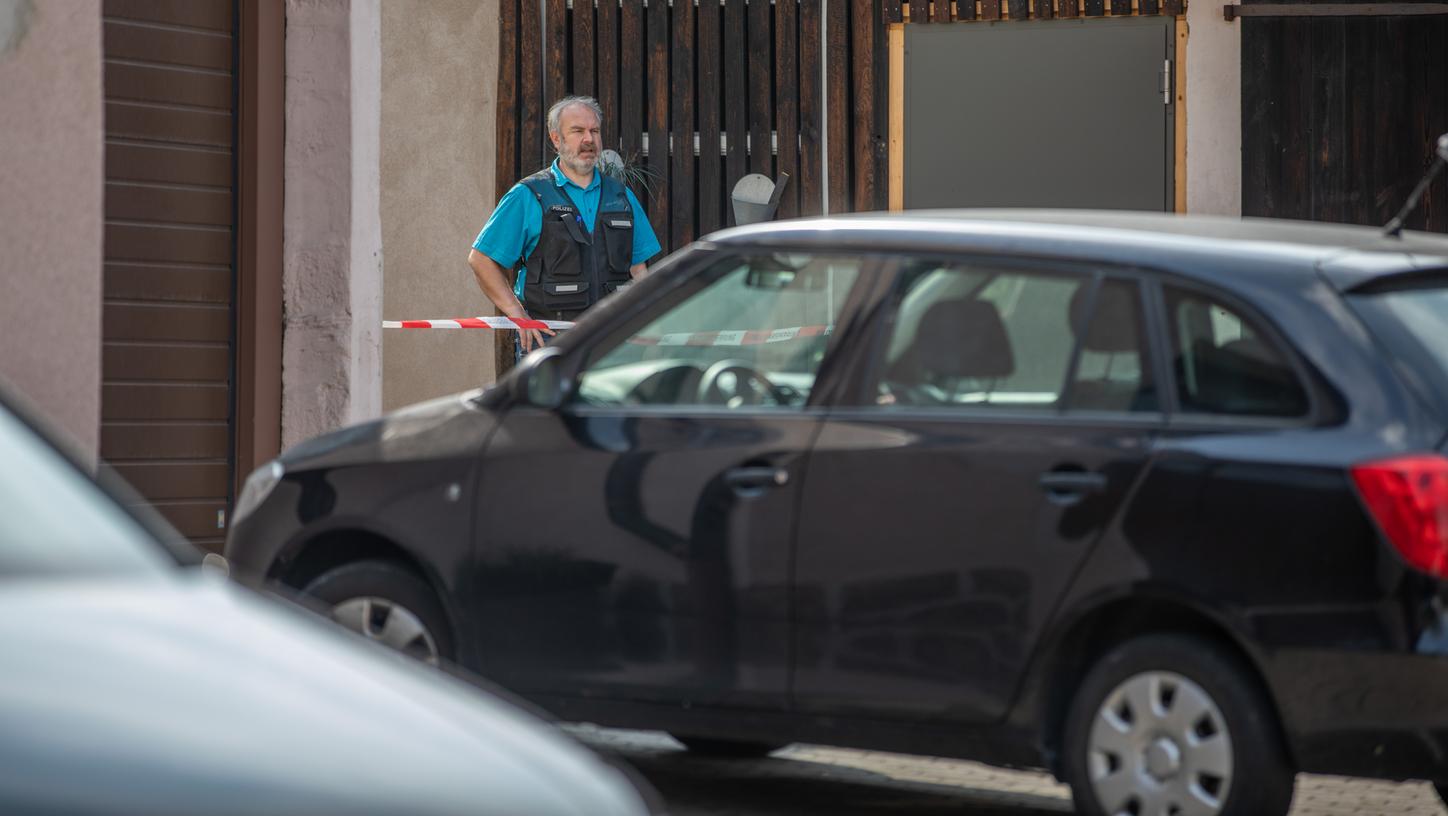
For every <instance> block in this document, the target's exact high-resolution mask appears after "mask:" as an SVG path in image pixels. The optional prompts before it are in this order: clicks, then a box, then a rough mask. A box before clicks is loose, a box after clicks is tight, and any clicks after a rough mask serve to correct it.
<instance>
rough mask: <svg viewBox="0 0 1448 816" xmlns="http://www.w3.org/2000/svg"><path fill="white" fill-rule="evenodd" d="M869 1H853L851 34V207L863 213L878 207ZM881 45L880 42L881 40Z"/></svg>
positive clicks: (873, 48)
mask: <svg viewBox="0 0 1448 816" xmlns="http://www.w3.org/2000/svg"><path fill="white" fill-rule="evenodd" d="M872 6H873V3H872V2H871V0H853V6H852V8H853V11H854V21H853V22H854V31H853V36H852V37H851V49H850V57H851V63H850V72H851V82H852V85H853V87H854V91H855V105H854V111H853V113H854V123H855V129H854V159H855V161H854V164H855V170H854V209H855V211H856V212H865V211H868V210H874V209H877V208H878V205H877V201H878V195H879V190H878V189H877V187H878V181H877V173H878V172H879V171H878V166H877V165H878V161H877V156H876V150H875V147H876V145H875V141H876V139H877V137H878V132H877V130H876V124H875V105H876V96H875V90H876V89H875V74H876V71H875V25H874V23H875V20H874V17H875V14H874V8H872ZM881 44H882V45H883V43H881Z"/></svg>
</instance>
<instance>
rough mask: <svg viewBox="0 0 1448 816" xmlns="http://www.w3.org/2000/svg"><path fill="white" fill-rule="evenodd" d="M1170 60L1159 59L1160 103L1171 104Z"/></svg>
mask: <svg viewBox="0 0 1448 816" xmlns="http://www.w3.org/2000/svg"><path fill="white" fill-rule="evenodd" d="M1171 90H1172V88H1171V60H1169V59H1164V60H1162V61H1161V104H1163V105H1170V104H1171Z"/></svg>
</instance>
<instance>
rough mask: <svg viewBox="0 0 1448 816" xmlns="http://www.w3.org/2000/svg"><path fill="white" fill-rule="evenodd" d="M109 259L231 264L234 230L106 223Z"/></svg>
mask: <svg viewBox="0 0 1448 816" xmlns="http://www.w3.org/2000/svg"><path fill="white" fill-rule="evenodd" d="M105 230H106V235H105V248H106V250H105V251H106V260H108V261H111V260H115V261H164V262H169V263H182V264H186V263H192V264H229V263H231V230H227V229H215V228H210V227H187V228H182V227H170V226H161V225H145V226H143V225H136V224H107V225H106V228H105Z"/></svg>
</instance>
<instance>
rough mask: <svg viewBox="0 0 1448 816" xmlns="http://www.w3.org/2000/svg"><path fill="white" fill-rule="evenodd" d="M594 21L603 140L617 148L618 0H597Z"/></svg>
mask: <svg viewBox="0 0 1448 816" xmlns="http://www.w3.org/2000/svg"><path fill="white" fill-rule="evenodd" d="M595 25H596V27H597V33H598V104H599V106H600V107H602V108H603V143H604V144H606V145H608V146H609V147H612V148H614V149H615V150H620V148H619V136H620V135H621V133H622V131H620V130H619V126H618V123H619V116H620V112H619V109H618V2H617V0H600V2H599V4H598V19H597V21H596V23H595ZM620 152H622V151H620ZM624 155H626V154H624Z"/></svg>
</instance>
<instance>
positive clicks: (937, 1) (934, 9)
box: [930, 0, 950, 23]
mask: <svg viewBox="0 0 1448 816" xmlns="http://www.w3.org/2000/svg"><path fill="white" fill-rule="evenodd" d="M930 20H931V22H936V23H948V22H950V0H933V2H932V3H931V12H930Z"/></svg>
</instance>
